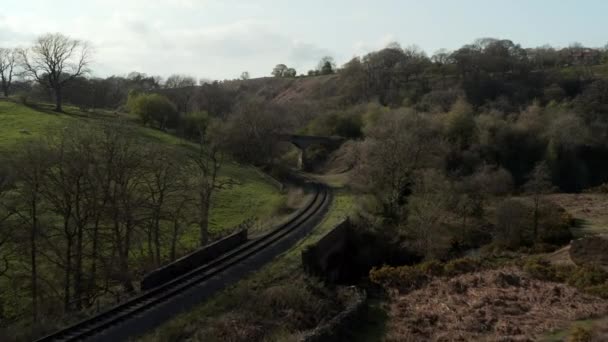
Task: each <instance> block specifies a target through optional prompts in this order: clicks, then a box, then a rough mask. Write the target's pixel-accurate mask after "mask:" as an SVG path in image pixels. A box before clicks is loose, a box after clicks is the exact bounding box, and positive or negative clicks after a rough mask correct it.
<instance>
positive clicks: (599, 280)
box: [567, 265, 608, 289]
mask: <svg viewBox="0 0 608 342" xmlns="http://www.w3.org/2000/svg"><path fill="white" fill-rule="evenodd" d="M607 280H608V273H606V271H604V270H603V269H602V268H600V267H599V266H597V265H589V266H583V267H578V268H576V269H575V270H574V272H572V273H571V274H570V277H568V279H567V283H568V285H571V286H574V287H577V288H579V289H583V288H586V287H590V286H596V285H600V284H604V283H605V282H606V281H607Z"/></svg>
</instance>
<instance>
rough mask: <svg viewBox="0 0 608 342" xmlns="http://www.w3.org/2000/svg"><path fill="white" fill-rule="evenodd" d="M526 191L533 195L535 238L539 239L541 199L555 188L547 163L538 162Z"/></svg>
mask: <svg viewBox="0 0 608 342" xmlns="http://www.w3.org/2000/svg"><path fill="white" fill-rule="evenodd" d="M524 187H525V189H526V191H527V192H528V193H530V194H531V195H532V200H533V201H534V209H533V213H532V214H533V215H532V223H533V229H534V230H533V238H534V241H535V242H536V240H537V239H538V221H539V219H540V201H541V198H542V196H543V195H544V194H547V193H549V192H551V191H553V190H554V187H553V184H552V183H551V173H550V171H549V167H548V166H547V164H546V163H544V162H541V163H538V164H537V165H536V166H535V167H534V170H532V172H531V173H530V175H529V180H528V182H527V183H526V184H525V185H524Z"/></svg>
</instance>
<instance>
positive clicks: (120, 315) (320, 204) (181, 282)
mask: <svg viewBox="0 0 608 342" xmlns="http://www.w3.org/2000/svg"><path fill="white" fill-rule="evenodd" d="M311 186H312V188H313V191H314V195H313V198H312V200H309V201H308V202H307V203H306V205H305V206H304V207H303V208H302V209H300V210H299V211H297V212H296V213H295V214H293V216H291V217H290V219H288V220H287V222H285V223H283V224H281V225H279V226H278V227H276V228H275V229H273V230H272V231H270V232H269V233H267V234H264V235H261V236H258V237H256V238H254V239H252V240H249V241H247V242H246V243H245V244H243V245H241V246H239V247H237V248H235V249H234V250H232V251H230V252H227V253H226V254H224V255H222V256H220V257H218V258H216V259H214V260H213V261H211V262H209V263H207V264H205V265H202V266H201V267H199V268H197V269H195V270H192V271H191V272H189V273H187V274H184V275H182V276H180V277H178V278H175V279H173V280H171V281H169V282H167V283H165V284H163V285H161V286H158V287H156V288H153V289H151V290H149V291H146V292H144V293H142V294H140V295H138V296H136V297H134V298H132V299H130V300H128V301H126V302H124V303H121V304H119V305H117V306H115V307H112V308H111V309H109V310H107V311H104V312H101V313H100V314H97V315H95V316H93V317H90V318H88V319H85V320H83V321H81V322H78V323H76V324H73V325H71V326H68V327H67V328H64V329H62V330H60V331H57V332H55V333H53V334H51V335H48V336H45V337H43V338H41V339H39V340H37V341H38V342H43V341H44V342H47V341H85V340H86V341H89V340H90V341H107V340H116V341H120V340H126V339H128V338H130V337H133V336H137V335H140V334H143V333H145V332H146V331H148V330H150V329H151V328H153V327H155V326H157V325H158V324H161V323H162V322H163V321H165V320H167V319H169V318H171V317H173V316H174V315H176V314H178V313H180V312H183V311H185V310H187V309H189V308H191V307H193V306H194V305H196V304H198V303H200V302H201V301H202V300H205V299H206V298H209V297H210V296H211V295H213V294H214V293H215V292H217V291H219V290H221V289H223V288H225V287H226V286H228V285H230V284H233V283H234V282H236V281H238V280H239V279H241V278H243V277H244V276H245V275H247V274H249V273H251V272H253V271H255V270H256V269H258V268H260V267H261V266H263V265H264V264H266V263H267V262H269V261H271V260H272V259H273V258H274V257H276V256H277V255H279V254H280V253H282V252H284V251H286V250H287V249H288V248H289V247H291V246H292V245H293V244H294V243H295V242H296V241H298V240H299V239H301V238H303V237H304V236H305V235H307V234H308V233H309V232H310V231H311V230H312V229H313V228H314V226H315V225H316V224H318V223H319V222H320V221H321V219H322V218H323V215H324V213H325V210H326V209H327V207H328V206H329V203H330V201H331V194H330V193H329V191H328V190H327V188H326V187H324V186H322V185H320V184H312V185H311Z"/></svg>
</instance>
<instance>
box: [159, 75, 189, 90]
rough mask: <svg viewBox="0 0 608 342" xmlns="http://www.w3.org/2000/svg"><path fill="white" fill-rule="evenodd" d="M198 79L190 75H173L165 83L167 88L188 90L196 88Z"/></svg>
mask: <svg viewBox="0 0 608 342" xmlns="http://www.w3.org/2000/svg"><path fill="white" fill-rule="evenodd" d="M195 85H196V79H195V78H194V77H192V76H188V75H179V74H173V75H171V76H169V77H168V78H167V81H165V88H186V87H194V86H195Z"/></svg>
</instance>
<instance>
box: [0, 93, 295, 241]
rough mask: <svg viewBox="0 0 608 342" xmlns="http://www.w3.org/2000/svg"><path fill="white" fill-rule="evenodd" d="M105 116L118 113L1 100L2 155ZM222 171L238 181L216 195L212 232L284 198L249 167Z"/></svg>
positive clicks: (173, 140)
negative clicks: (55, 109)
mask: <svg viewBox="0 0 608 342" xmlns="http://www.w3.org/2000/svg"><path fill="white" fill-rule="evenodd" d="M104 118H105V119H112V118H114V119H115V118H116V115H114V114H112V113H104V112H96V113H86V112H81V111H79V110H77V109H76V108H73V107H67V108H66V113H65V114H60V113H56V112H53V111H51V110H49V109H48V108H46V106H44V105H40V106H37V107H29V106H25V105H22V104H18V103H14V102H10V101H6V100H0V122H1V124H0V154H10V153H11V152H12V151H14V150H15V149H17V148H18V147H19V145H20V144H22V143H24V142H26V141H28V140H31V139H36V138H39V137H44V136H45V135H46V134H49V133H51V132H52V131H54V130H57V129H61V128H62V127H65V126H66V125H68V124H70V123H73V122H78V120H80V121H83V122H84V121H85V120H86V121H93V120H95V119H104ZM136 131H137V132H138V133H139V134H141V138H143V139H146V140H149V141H155V142H159V143H166V144H171V145H177V146H183V148H191V147H192V145H191V144H189V143H188V142H185V141H184V140H182V139H179V138H177V137H175V136H172V135H169V134H166V133H163V132H160V131H158V130H154V129H151V128H145V127H138V129H137V130H136ZM220 172H221V175H222V176H224V177H231V178H233V179H234V180H236V181H237V183H238V184H235V185H234V186H232V187H230V188H229V189H225V190H222V191H221V192H219V193H218V195H217V196H216V198H215V201H214V203H213V208H212V212H211V219H210V226H211V229H212V231H215V232H218V231H220V230H222V229H228V228H231V227H234V226H236V225H238V224H239V223H241V222H242V221H244V220H246V219H248V218H250V217H255V218H257V219H260V220H264V219H267V218H269V217H271V216H272V215H273V214H274V212H275V210H276V208H277V207H278V206H279V205H280V204H281V203H282V201H283V195H282V194H281V193H280V191H279V190H278V189H277V188H276V187H275V186H274V185H273V184H271V183H269V182H268V181H267V180H266V179H264V178H263V177H262V176H261V175H260V174H259V173H258V172H256V170H255V169H253V168H251V167H249V166H243V165H238V164H236V163H233V162H229V163H226V164H225V165H224V166H223V168H222V170H221V171H220Z"/></svg>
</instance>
